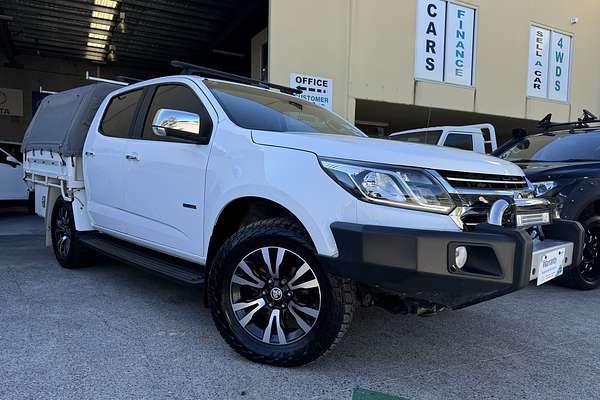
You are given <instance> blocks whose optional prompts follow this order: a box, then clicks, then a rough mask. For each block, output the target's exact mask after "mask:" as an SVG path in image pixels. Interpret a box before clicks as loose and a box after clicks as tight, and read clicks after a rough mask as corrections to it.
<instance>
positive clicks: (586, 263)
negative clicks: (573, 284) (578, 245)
mask: <svg viewBox="0 0 600 400" xmlns="http://www.w3.org/2000/svg"><path fill="white" fill-rule="evenodd" d="M599 255H600V225H595V226H590V227H588V228H587V230H586V232H585V242H584V246H583V260H582V262H581V265H580V266H579V269H580V271H581V277H582V278H583V279H584V280H586V281H587V282H596V281H597V280H598V279H600V258H599V257H598V256H599Z"/></svg>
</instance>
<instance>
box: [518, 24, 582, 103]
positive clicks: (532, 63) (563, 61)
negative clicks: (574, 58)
mask: <svg viewBox="0 0 600 400" xmlns="http://www.w3.org/2000/svg"><path fill="white" fill-rule="evenodd" d="M572 42H573V38H572V37H571V36H569V35H565V34H563V33H560V32H556V31H552V30H550V29H546V28H541V27H539V26H531V29H530V33H529V71H528V79H527V95H528V96H533V97H541V98H545V99H551V100H558V101H568V100H569V79H570V75H571V48H572Z"/></svg>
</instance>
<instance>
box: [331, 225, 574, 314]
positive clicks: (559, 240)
mask: <svg viewBox="0 0 600 400" xmlns="http://www.w3.org/2000/svg"><path fill="white" fill-rule="evenodd" d="M331 229H332V232H333V235H334V238H335V241H336V243H337V247H338V251H339V255H338V257H326V256H320V259H321V262H322V263H323V265H324V266H325V268H326V269H327V270H328V271H329V272H330V273H332V274H334V275H337V276H341V277H344V278H350V279H352V280H354V281H355V282H359V283H362V284H365V285H368V286H371V287H376V288H378V290H382V291H383V292H386V293H390V294H395V295H398V296H399V297H401V298H403V299H410V300H417V301H425V302H428V303H432V304H436V305H438V306H442V307H447V308H452V309H458V308H463V307H466V306H469V305H473V304H477V303H480V302H482V301H486V300H489V299H492V298H495V297H498V296H502V295H505V294H507V293H511V292H514V291H516V290H519V289H521V288H523V287H525V286H527V285H528V284H529V282H530V280H531V279H532V276H533V275H534V274H533V272H534V271H533V269H534V267H535V265H537V263H538V261H537V260H535V259H534V258H536V257H539V256H540V254H541V253H542V252H544V251H546V249H545V247H548V245H549V244H550V243H552V245H553V246H557V245H558V246H560V245H564V248H565V249H566V250H567V254H566V258H567V260H565V266H566V265H577V264H578V263H579V261H580V260H581V253H582V243H583V228H582V227H581V225H580V224H579V223H577V222H572V221H565V220H557V221H555V222H554V224H553V225H548V226H546V227H544V233H545V236H546V240H551V241H552V242H546V243H545V244H544V242H543V241H542V242H538V241H536V242H535V243H534V240H532V238H531V236H530V235H529V234H528V233H527V232H526V231H524V230H522V229H514V228H507V227H501V226H495V225H490V224H481V225H479V226H477V227H476V229H475V230H474V231H472V232H462V231H459V232H447V231H432V230H421V229H419V230H416V229H403V228H391V227H381V226H371V225H358V224H351V223H334V224H332V226H331ZM460 246H462V247H465V249H467V252H468V258H467V262H466V264H465V265H464V266H463V268H457V266H456V248H457V247H460Z"/></svg>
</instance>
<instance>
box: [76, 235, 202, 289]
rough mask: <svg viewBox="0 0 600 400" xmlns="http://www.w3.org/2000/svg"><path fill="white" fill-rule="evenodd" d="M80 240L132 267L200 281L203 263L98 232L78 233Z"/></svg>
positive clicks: (187, 281) (180, 279)
mask: <svg viewBox="0 0 600 400" xmlns="http://www.w3.org/2000/svg"><path fill="white" fill-rule="evenodd" d="M79 240H80V241H81V243H82V244H84V245H86V246H88V247H90V248H92V249H94V250H96V251H97V252H99V253H102V254H104V255H106V256H108V257H111V258H114V259H116V260H119V261H122V262H124V263H127V264H130V265H132V266H134V267H136V268H140V269H142V270H145V271H148V272H150V273H153V274H155V275H160V276H163V277H165V278H168V279H170V280H173V281H176V282H179V283H183V284H186V285H190V286H201V285H203V284H204V266H202V265H200V264H194V263H191V262H189V261H185V260H181V259H179V258H176V257H171V256H168V255H165V254H162V253H159V252H156V251H153V250H150V249H146V248H144V247H140V246H137V245H135V244H132V243H128V242H125V241H123V240H119V239H115V238H112V237H109V236H107V235H103V234H101V233H96V232H89V233H82V234H81V236H80V237H79Z"/></svg>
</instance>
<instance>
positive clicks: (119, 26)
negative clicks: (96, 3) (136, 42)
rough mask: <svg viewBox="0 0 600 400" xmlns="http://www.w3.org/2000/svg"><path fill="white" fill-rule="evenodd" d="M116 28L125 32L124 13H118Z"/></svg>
mask: <svg viewBox="0 0 600 400" xmlns="http://www.w3.org/2000/svg"><path fill="white" fill-rule="evenodd" d="M117 29H118V30H119V32H121V33H127V25H125V13H124V12H121V13H120V14H119V23H118V24H117Z"/></svg>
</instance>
